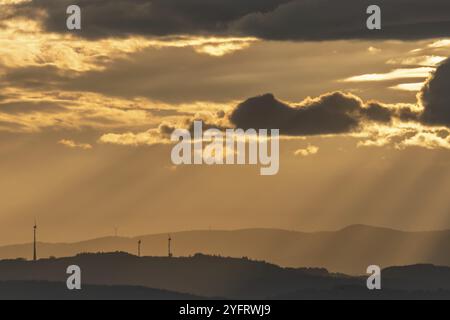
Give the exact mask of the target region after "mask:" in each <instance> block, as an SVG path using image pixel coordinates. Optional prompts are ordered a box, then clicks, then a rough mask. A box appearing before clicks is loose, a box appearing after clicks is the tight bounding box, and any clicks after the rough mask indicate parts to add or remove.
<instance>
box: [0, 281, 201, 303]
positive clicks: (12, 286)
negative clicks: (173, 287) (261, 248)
mask: <svg viewBox="0 0 450 320" xmlns="http://www.w3.org/2000/svg"><path fill="white" fill-rule="evenodd" d="M194 299H195V300H199V299H201V298H200V297H195V296H193V295H187V294H179V293H175V292H170V291H164V290H156V289H150V288H145V287H132V286H98V285H84V286H83V288H82V290H73V291H69V290H67V288H66V284H65V282H64V283H63V282H47V281H7V282H0V300H194Z"/></svg>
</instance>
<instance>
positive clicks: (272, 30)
mask: <svg viewBox="0 0 450 320" xmlns="http://www.w3.org/2000/svg"><path fill="white" fill-rule="evenodd" d="M71 4H78V5H80V6H81V7H82V10H83V11H82V12H83V30H82V31H81V32H80V33H79V34H80V35H81V36H83V37H89V38H95V37H109V36H125V35H128V34H140V35H153V36H168V35H182V34H191V35H192V34H195V35H198V34H214V35H243V36H257V37H260V38H263V39H277V40H286V39H288V40H332V39H362V38H364V39H423V38H431V37H445V36H449V35H450V1H448V0H428V1H424V0H378V1H376V4H377V5H379V6H380V7H381V8H382V18H383V20H382V21H383V25H382V26H383V29H382V30H381V31H369V30H367V28H366V19H367V14H366V9H367V7H368V6H369V5H372V4H374V3H373V1H371V0H340V1H336V0H245V1H242V0H114V1H113V0H78V1H75V2H74V1H72V0H33V1H31V2H30V3H25V4H21V5H19V6H18V11H17V14H22V15H27V16H30V17H34V18H38V17H37V15H38V12H39V11H38V10H36V9H43V10H45V11H46V12H47V15H46V16H45V18H44V19H45V21H44V23H45V26H46V28H47V29H48V30H49V31H56V32H66V31H67V30H66V26H65V18H66V8H67V6H68V5H71ZM39 17H41V15H39Z"/></svg>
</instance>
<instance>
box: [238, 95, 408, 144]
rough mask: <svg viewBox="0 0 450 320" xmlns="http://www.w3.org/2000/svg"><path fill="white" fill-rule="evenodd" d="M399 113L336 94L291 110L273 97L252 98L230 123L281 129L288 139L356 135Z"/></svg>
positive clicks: (247, 126) (245, 126)
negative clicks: (365, 125)
mask: <svg viewBox="0 0 450 320" xmlns="http://www.w3.org/2000/svg"><path fill="white" fill-rule="evenodd" d="M394 117H399V110H397V109H391V108H388V107H385V106H383V105H381V104H379V103H376V102H370V103H368V104H364V103H363V101H362V100H361V99H359V98H358V97H356V96H354V95H351V94H345V93H342V92H334V93H329V94H325V95H323V96H321V97H319V98H317V99H313V100H309V101H306V102H304V103H303V104H302V105H301V106H289V105H287V104H285V103H283V102H280V101H278V100H276V99H275V97H274V96H273V95H272V94H266V95H263V96H259V97H254V98H250V99H248V100H247V101H245V102H243V103H241V104H240V105H238V106H237V108H236V109H235V110H234V111H233V112H232V113H231V115H230V121H231V123H233V124H234V125H235V126H236V127H238V128H242V129H249V128H255V129H280V132H281V134H285V135H317V134H339V133H347V132H352V131H355V130H356V129H357V128H358V127H359V126H360V125H361V124H362V123H363V122H367V121H372V122H380V123H389V122H391V120H392V119H393V118H394Z"/></svg>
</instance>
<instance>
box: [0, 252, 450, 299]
mask: <svg viewBox="0 0 450 320" xmlns="http://www.w3.org/2000/svg"><path fill="white" fill-rule="evenodd" d="M69 265H78V266H80V267H81V270H82V283H83V285H84V286H86V285H99V286H105V285H108V286H133V287H135V286H141V287H147V288H152V289H160V290H166V291H171V292H179V293H185V294H192V295H195V296H202V297H208V298H214V297H222V298H230V299H267V298H275V299H277V298H286V299H297V298H319V297H321V298H327V299H330V298H336V299H338V298H343V297H351V296H352V295H357V296H359V295H360V293H361V296H360V298H365V299H368V298H374V299H375V298H380V295H383V294H386V295H392V297H394V296H395V297H396V298H401V297H402V296H405V297H406V296H407V295H411V296H414V297H418V296H419V295H420V294H422V295H423V296H428V295H433V296H435V297H440V298H446V297H448V291H449V290H450V268H448V267H435V266H431V265H428V266H407V267H395V268H388V269H386V270H385V271H383V274H382V285H383V289H384V290H383V292H384V293H380V292H376V291H370V292H369V291H368V290H367V288H366V278H365V277H349V276H345V275H339V274H331V273H329V272H328V271H326V270H325V269H293V268H281V267H278V266H276V265H273V264H269V263H265V262H260V261H251V260H248V259H236V258H222V257H213V256H205V255H200V254H198V255H196V256H194V257H184V258H165V257H164V258H163V257H141V258H139V257H136V256H133V255H130V254H127V253H104V254H81V255H78V256H75V257H70V258H60V259H43V260H39V261H37V262H31V261H23V260H6V261H0V281H13V280H15V281H51V282H58V283H63V284H64V283H65V281H66V278H67V275H66V269H67V267H68V266H69ZM343 288H344V289H343ZM64 289H65V287H64ZM1 290H2V289H1V287H0V291H1ZM99 290H101V289H99ZM114 290H115V289H114ZM129 290H131V289H129ZM133 290H134V291H133ZM133 290H132V292H135V294H141V293H142V292H136V290H137V289H133ZM420 291H423V292H422V293H420ZM94 292H96V291H95V290H94ZM417 292H419V293H417ZM142 294H144V293H142ZM145 294H149V295H151V294H152V292H145Z"/></svg>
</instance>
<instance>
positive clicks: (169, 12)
mask: <svg viewBox="0 0 450 320" xmlns="http://www.w3.org/2000/svg"><path fill="white" fill-rule="evenodd" d="M289 1H292V0H245V1H242V0H78V1H72V0H33V1H32V2H31V3H27V4H21V5H20V6H18V13H19V14H24V15H27V16H35V15H36V14H38V12H37V10H36V9H44V10H45V11H46V12H47V17H46V18H45V26H46V28H47V30H49V31H56V32H66V31H67V28H66V23H65V19H66V16H67V15H66V9H67V7H68V6H69V5H73V4H77V5H79V6H80V7H81V8H82V21H83V30H82V32H80V35H81V36H84V37H94V38H95V37H109V36H124V35H128V34H139V35H154V36H166V35H182V34H226V33H228V25H229V24H230V23H231V22H233V21H237V20H239V19H240V18H242V17H244V16H245V15H248V14H251V13H253V12H270V11H272V10H274V9H275V8H276V7H277V6H279V5H280V4H282V3H286V2H289Z"/></svg>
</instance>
